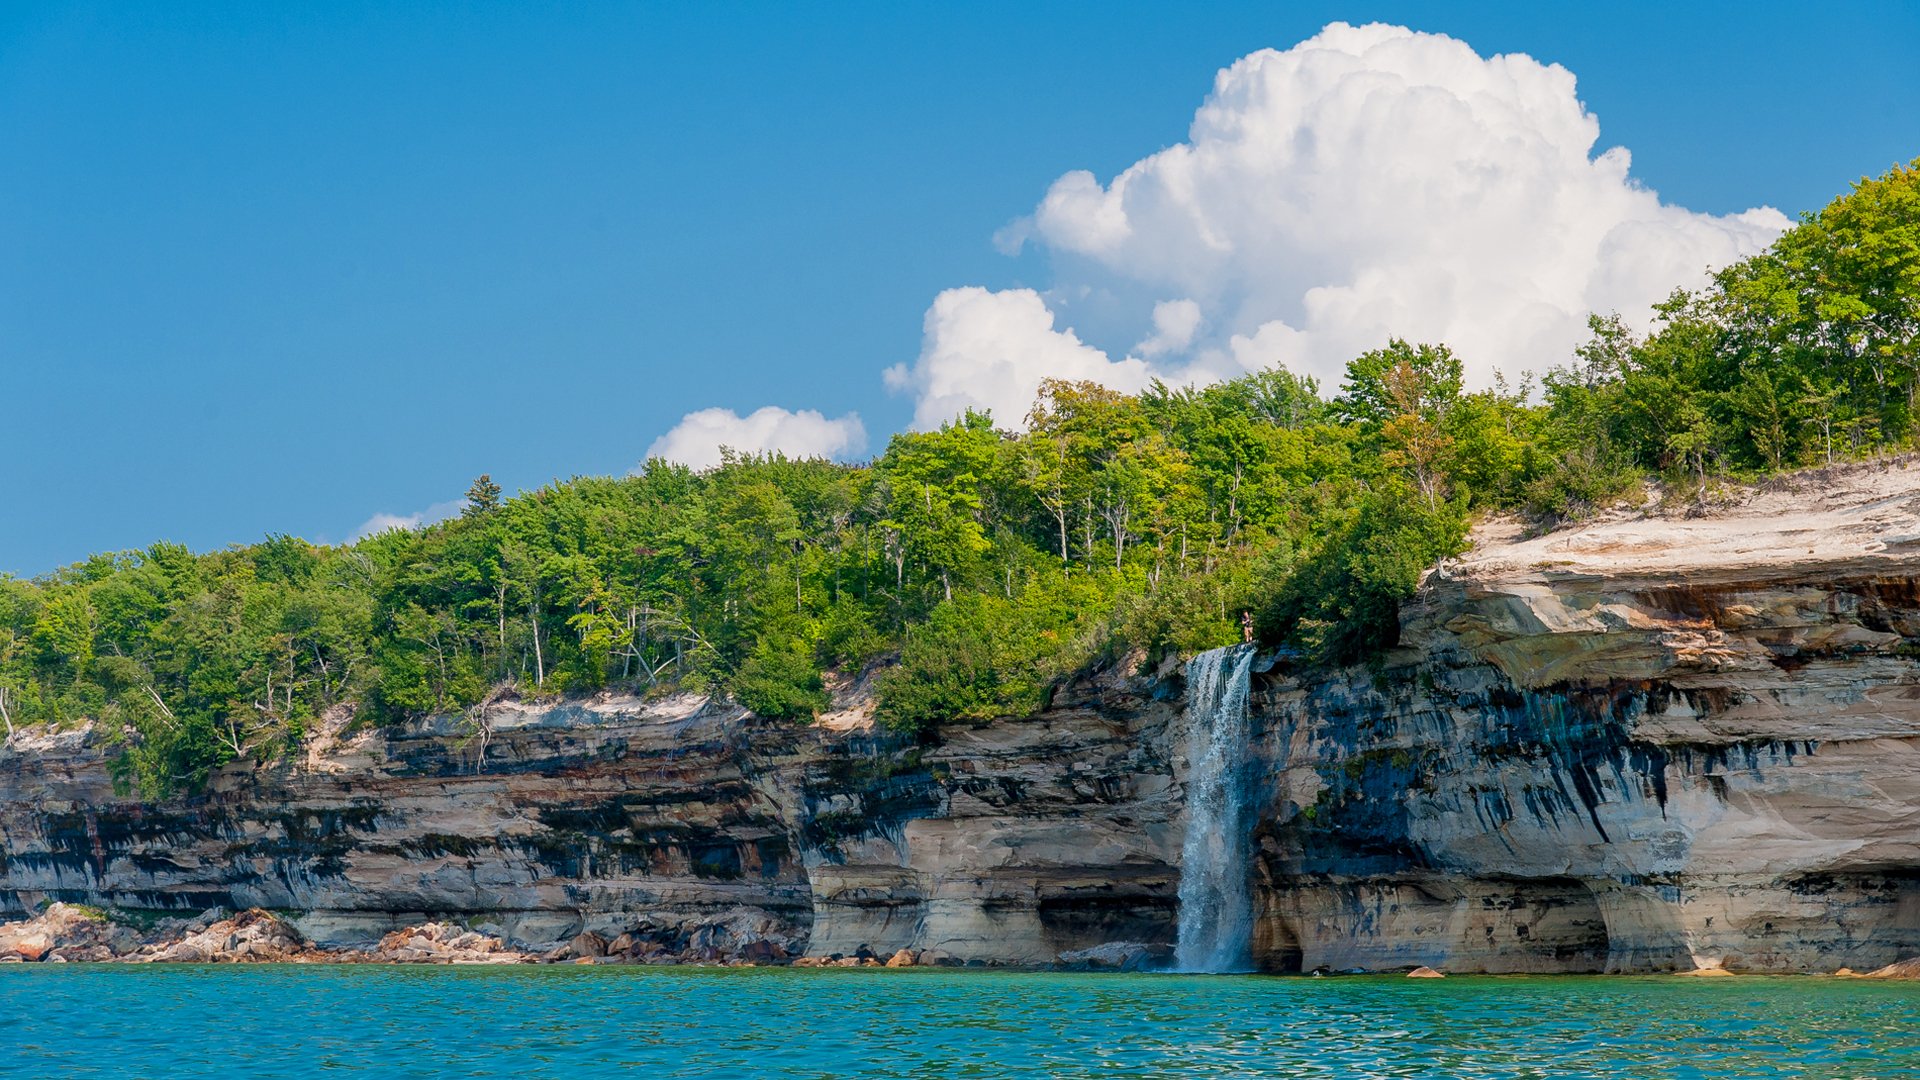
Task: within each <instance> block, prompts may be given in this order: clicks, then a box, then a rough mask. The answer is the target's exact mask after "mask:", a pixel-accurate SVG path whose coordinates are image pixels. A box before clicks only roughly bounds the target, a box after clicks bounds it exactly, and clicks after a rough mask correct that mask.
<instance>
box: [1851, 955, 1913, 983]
mask: <svg viewBox="0 0 1920 1080" xmlns="http://www.w3.org/2000/svg"><path fill="white" fill-rule="evenodd" d="M1861 977H1862V978H1866V979H1920V956H1915V957H1912V958H1911V959H1907V960H1899V961H1895V962H1894V963H1891V964H1888V965H1887V966H1886V967H1883V968H1880V969H1879V970H1877V971H1869V972H1867V973H1866V974H1865V975H1863V976H1861Z"/></svg>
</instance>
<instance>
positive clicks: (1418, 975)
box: [1407, 967, 1447, 979]
mask: <svg viewBox="0 0 1920 1080" xmlns="http://www.w3.org/2000/svg"><path fill="white" fill-rule="evenodd" d="M1446 977H1447V976H1446V974H1445V973H1443V972H1439V971H1435V970H1433V969H1432V968H1430V967H1417V968H1414V969H1413V970H1412V971H1409V972H1407V978H1409V979H1444V978H1446Z"/></svg>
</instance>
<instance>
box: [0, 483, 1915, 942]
mask: <svg viewBox="0 0 1920 1080" xmlns="http://www.w3.org/2000/svg"><path fill="white" fill-rule="evenodd" d="M1916 657H1920V469H1914V468H1911V467H1908V466H1904V465H1890V466H1877V467H1871V468H1862V469H1854V470H1847V471H1840V472H1836V473H1834V474H1832V475H1812V476H1806V477H1801V478H1798V479H1797V480H1795V481H1792V482H1780V483H1778V484H1776V485H1774V486H1773V487H1771V488H1770V489H1768V490H1764V491H1758V492H1753V493H1749V494H1748V495H1747V496H1746V497H1745V501H1744V502H1743V503H1742V504H1741V505H1735V506H1730V507H1722V508H1720V509H1717V510H1715V511H1713V512H1711V513H1707V514H1704V515H1694V516H1688V515H1686V514H1684V513H1682V514H1660V513H1625V512H1623V513H1620V514H1617V515H1616V516H1615V517H1614V519H1612V520H1609V521H1603V522H1599V523H1595V524H1591V525H1587V526H1583V527H1580V528H1576V529H1570V530H1563V531H1560V532H1556V533H1550V534H1547V535H1545V536H1541V537H1536V538H1531V539H1529V538H1527V537H1525V536H1524V535H1523V534H1522V533H1521V532H1520V530H1519V529H1518V527H1517V526H1516V525H1513V524H1511V523H1499V522H1496V523H1491V524H1489V525H1487V526H1483V527H1482V529H1481V530H1479V533H1478V535H1477V536H1476V547H1475V549H1474V551H1473V552H1472V553H1471V554H1470V555H1468V556H1467V557H1465V558H1463V559H1460V560H1456V561H1453V562H1451V563H1449V564H1447V565H1445V566H1443V567H1441V568H1439V569H1438V570H1437V571H1435V572H1434V573H1433V574H1432V575H1431V576H1430V578H1429V580H1428V582H1427V584H1426V586H1425V588H1424V590H1423V593H1422V595H1421V597H1420V599H1419V600H1418V602H1417V603H1415V604H1414V605H1412V606H1411V607H1410V608H1409V610H1408V611H1407V612H1406V613H1405V622H1404V629H1403V634H1402V640H1401V643H1400V645H1399V647H1398V648H1396V649H1395V650H1393V651H1392V652H1391V653H1390V654H1388V655H1387V656H1385V657H1384V658H1382V660H1381V661H1380V662H1379V663H1377V664H1376V665H1373V666H1371V667H1368V668H1363V669H1353V670H1347V671H1340V672H1331V673H1328V672H1306V671H1296V670H1293V668H1292V667H1291V666H1290V664H1289V663H1288V662H1287V660H1286V658H1285V657H1282V656H1274V655H1269V656H1266V657H1263V658H1262V659H1261V661H1260V663H1259V664H1257V665H1256V668H1257V669H1258V670H1259V674H1257V675H1256V676H1255V686H1254V690H1255V694H1254V722H1255V728H1256V740H1255V742H1256V746H1257V747H1258V751H1257V762H1256V766H1255V769H1254V774H1255V778H1256V779H1255V784H1256V790H1257V798H1258V803H1259V806H1260V808H1261V810H1260V813H1259V815H1258V818H1259V824H1258V827H1257V828H1256V830H1255V836H1254V839H1253V842H1254V843H1256V844H1257V845H1258V856H1259V858H1258V861H1257V873H1256V881H1255V883H1254V887H1255V904H1256V909H1257V912H1258V918H1257V925H1256V930H1255V939H1256V940H1255V951H1256V957H1257V959H1258V961H1259V962H1260V964H1261V965H1262V966H1263V967H1266V968H1268V969H1271V970H1282V971H1285V970H1295V971H1297V970H1312V969H1316V968H1323V967H1324V968H1332V969H1342V970H1343V969H1350V968H1367V969H1385V968H1405V967H1412V966H1415V965H1431V966H1433V967H1436V968H1441V969H1443V970H1446V971H1455V972H1457V971H1476V970H1485V971H1601V970H1612V971H1657V970H1671V969H1693V968H1714V967H1722V966H1724V967H1727V968H1731V969H1734V970H1752V971H1787V970H1821V971H1831V970H1834V969H1836V968H1839V967H1842V966H1846V967H1851V968H1855V969H1862V970H1864V969H1871V968H1878V967H1882V966H1884V965H1886V964H1890V963H1892V962H1894V961H1896V960H1899V959H1901V958H1903V957H1908V956H1912V955H1914V954H1915V953H1920V665H1917V664H1916ZM1183 693H1184V688H1183V686H1182V685H1181V675H1180V672H1179V670H1178V669H1177V668H1175V667H1173V666H1172V665H1166V666H1163V667H1162V668H1161V669H1160V670H1157V671H1154V672H1139V671H1136V670H1134V669H1133V665H1132V664H1131V663H1129V664H1127V665H1122V666H1121V667H1120V668H1119V669H1116V670H1113V671H1108V672H1104V673H1096V674H1093V675H1089V676H1088V677H1086V678H1085V679H1083V680H1081V681H1079V682H1076V683H1074V684H1072V685H1069V686H1066V687H1063V688H1062V689H1061V690H1060V691H1059V692H1058V693H1057V694H1056V695H1055V699H1054V703H1053V705H1052V706H1051V707H1049V708H1048V709H1047V710H1045V711H1043V712H1041V713H1040V714H1038V715H1036V716H1032V717H1019V718H1010V719H1007V720H1004V721H1000V722H996V723H993V724H986V725H980V726H972V727H968V726H960V727H954V728H951V729H948V730H946V731H944V732H942V733H941V735H940V737H939V738H938V739H937V740H935V741H933V742H930V743H928V744H926V745H917V744H911V743H908V742H904V741H902V740H899V739H894V738H890V737H886V736H884V735H882V734H879V733H876V732H874V731H873V730H872V729H871V726H870V725H869V724H868V723H867V722H866V721H865V720H864V715H865V713H864V711H863V709H862V707H861V706H862V702H863V700H864V697H863V692H862V689H861V688H860V687H859V686H858V685H850V686H846V687H843V688H842V691H841V694H840V697H841V701H840V703H839V704H840V706H841V708H842V711H841V712H839V713H836V714H835V715H834V716H832V717H830V718H828V720H827V721H826V722H823V723H822V724H819V725H816V726H812V727H800V726H795V725H791V724H785V723H773V722H769V721H765V720H762V719H759V718H756V717H753V716H751V715H748V714H745V713H743V712H742V711H740V710H738V709H733V708H729V707H725V706H722V705H718V704H716V703H713V702H709V701H705V700H703V699H698V698H692V697H680V698H669V699H665V700H658V701H642V700H638V699H630V698H618V697H602V698H597V699H594V700H590V701H574V702H566V703H557V704H554V703H550V704H544V705H542V704H525V703H522V704H515V703H508V704H504V705H500V706H496V707H495V708H494V709H493V710H491V711H490V712H489V714H488V716H487V718H486V722H485V724H484V725H477V724H474V723H472V722H470V721H461V720H454V719H449V718H436V719H433V720H429V721H423V722H421V723H418V724H415V725H412V726H409V727H406V728H403V729H399V730H393V731H386V732H369V731H361V732H358V733H351V734H344V735H343V734H342V733H341V731H340V730H337V729H336V730H333V731H330V732H322V733H321V734H320V735H318V736H317V737H316V738H315V739H314V741H313V742H312V743H311V744H310V745H309V747H308V748H307V752H306V753H305V754H304V755H302V756H301V757H299V758H298V759H297V760H287V761H279V762H274V763H270V764H265V765H255V764H252V763H244V764H237V765H234V766H230V767H229V768H227V769H226V770H224V771H223V772H222V773H220V774H219V775H218V776H217V777H216V778H215V782H214V783H213V784H212V786H211V787H210V789H209V790H208V791H207V792H206V793H204V794H203V795H200V796H197V797H194V798H192V799H183V800H177V801H172V802H168V803H165V804H160V805H152V804H144V803H141V802H138V801H135V800H131V799H127V798H124V797H120V796H116V795H115V794H114V792H113V791H112V786H111V784H110V782H109V776H108V772H107V769H106V758H105V751H104V750H103V749H102V747H101V746H100V745H99V743H98V740H97V739H96V738H95V737H94V736H93V735H92V734H91V733H89V732H85V731H75V732H66V733H52V734H48V733H22V734H21V735H19V736H16V737H15V738H14V739H12V740H10V741H9V742H8V744H7V746H6V747H5V749H4V750H0V851H3V852H4V860H0V910H4V911H5V912H8V913H15V914H17V913H20V912H23V911H25V910H27V909H29V908H32V907H34V906H36V905H39V904H41V903H42V902H44V901H48V900H64V901H70V902H79V903H88V904H94V905H102V906H112V907H120V908H127V909H162V910H166V911H172V912H182V911H185V912H195V911H198V910H200V909H203V908H208V907H213V906H216V905H219V906H223V907H227V908H230V909H240V908H249V907H262V908H270V909H278V910H283V911H287V912H290V913H293V918H294V922H295V924H296V925H297V926H298V927H299V928H300V931H301V932H302V933H303V934H305V935H306V936H307V937H308V938H310V939H311V940H312V941H314V942H315V943H317V944H320V945H323V946H326V945H333V946H339V945H347V944H354V943H367V942H372V941H376V940H378V939H380V938H381V937H382V936H383V935H385V934H388V933H390V932H392V931H395V930H396V929H398V928H401V927H406V926H411V925H414V924H417V923H421V922H426V921H430V920H438V921H455V922H458V923H461V924H464V925H466V926H470V927H473V928H475V929H477V930H480V931H483V932H484V933H486V934H490V935H494V936H497V937H499V938H501V939H503V940H504V941H505V942H507V943H509V944H510V945H512V946H513V947H516V948H524V949H529V950H534V951H538V950H541V949H549V948H552V947H553V946H554V945H555V944H556V943H559V942H563V941H566V940H568V939H571V938H574V937H575V936H577V935H580V934H583V933H589V934H592V935H594V936H595V938H596V939H598V940H602V941H612V940H617V939H622V938H623V937H624V940H625V941H626V942H628V943H629V945H628V946H627V947H628V949H629V951H630V954H631V955H635V956H655V957H667V956H671V957H679V958H691V959H720V958H724V957H737V956H748V957H757V958H760V959H772V960H778V959H781V958H784V957H786V956H789V955H793V954H799V953H802V952H805V953H808V954H810V955H813V956H828V955H833V954H836V953H844V954H849V955H851V954H854V953H855V952H857V951H859V950H861V949H863V948H864V949H866V950H869V951H871V952H873V953H876V954H878V955H879V956H881V957H886V956H889V955H893V954H895V953H896V952H897V951H898V950H900V949H903V948H904V949H910V950H923V951H931V952H933V953H934V954H935V955H938V954H941V953H944V954H947V955H950V956H952V957H955V958H960V959H977V960H986V961H997V962H1007V963H1021V964H1045V963H1052V962H1056V961H1058V960H1059V959H1060V957H1061V954H1062V953H1068V954H1071V955H1070V957H1069V959H1072V958H1074V957H1082V956H1104V955H1106V954H1107V953H1108V952H1112V950H1106V951H1102V950H1101V949H1100V947H1101V946H1104V945H1109V944H1110V943H1114V942H1132V943H1138V945H1139V946H1142V947H1144V949H1145V950H1146V951H1148V952H1149V953H1150V952H1151V951H1153V950H1156V949H1161V948H1164V947H1165V946H1168V945H1170V944H1171V942H1172V938H1173V933H1174V916H1175V898H1176V895H1177V886H1178V879H1179V854H1180V852H1179V848H1180V845H1181V841H1182V828H1183V820H1184V819H1183V808H1184V804H1183V798H1184V788H1183V781H1184V779H1185V770H1186V762H1185V760H1184V753H1185V750H1184V748H1185V745H1186V743H1185V731H1184V724H1185V720H1184V717H1183V713H1182V709H1181V704H1182V696H1183ZM336 719H337V720H342V721H343V720H344V719H345V718H336ZM346 730H347V731H349V732H351V728H347V729H346ZM1116 955H1118V954H1116ZM1126 955H1127V956H1129V957H1135V958H1137V957H1138V956H1139V955H1140V950H1139V949H1136V950H1133V951H1132V952H1129V953H1126Z"/></svg>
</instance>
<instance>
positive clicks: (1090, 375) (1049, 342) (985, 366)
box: [886, 286, 1152, 430]
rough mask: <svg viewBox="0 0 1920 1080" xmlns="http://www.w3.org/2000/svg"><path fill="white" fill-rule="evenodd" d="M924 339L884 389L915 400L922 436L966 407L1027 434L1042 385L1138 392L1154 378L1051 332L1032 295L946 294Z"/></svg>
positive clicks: (930, 313) (1065, 333)
mask: <svg viewBox="0 0 1920 1080" xmlns="http://www.w3.org/2000/svg"><path fill="white" fill-rule="evenodd" d="M924 334H925V337H924V344H923V345H922V347H921V350H920V357H919V359H918V360H915V361H914V363H913V365H912V366H911V367H909V366H907V365H905V364H896V365H894V366H893V367H891V368H888V369H887V372H886V379H887V386H888V387H890V388H891V389H893V390H896V391H910V392H912V393H913V394H914V396H915V398H916V401H915V403H914V409H913V424H914V426H915V427H917V428H920V429H922V430H926V429H928V428H935V427H938V426H940V425H941V424H942V423H945V422H946V421H948V420H951V419H953V418H954V417H956V416H958V415H960V414H961V413H962V412H965V411H966V410H967V409H969V408H973V409H986V410H990V411H991V412H992V413H993V419H994V423H996V424H998V425H999V426H1000V427H1003V428H1021V427H1025V426H1026V421H1027V412H1028V410H1030V409H1031V408H1032V407H1033V399H1034V395H1035V393H1036V392H1037V391H1038V390H1039V388H1040V380H1042V379H1045V378H1056V379H1072V380H1082V379H1085V380H1091V381H1094V382H1099V383H1105V384H1106V385H1108V386H1111V387H1114V388H1115V389H1119V390H1140V389H1142V388H1144V387H1145V386H1146V385H1147V383H1148V381H1149V380H1150V379H1151V377H1152V376H1151V374H1150V373H1149V372H1148V370H1147V365H1146V364H1145V363H1143V362H1142V361H1140V360H1137V359H1134V358H1132V357H1129V358H1127V359H1125V360H1120V361H1117V362H1116V361H1114V360H1110V359H1108V358H1107V354H1106V353H1103V352H1101V351H1100V350H1099V349H1096V348H1093V347H1092V346H1090V345H1088V344H1086V343H1085V342H1083V341H1081V340H1080V339H1079V338H1078V337H1076V336H1075V335H1074V332H1073V331H1072V329H1067V330H1055V329H1054V328H1053V312H1051V311H1049V310H1047V304H1046V301H1044V300H1042V299H1040V294H1039V293H1036V292H1034V291H1033V290H1032V289H1006V290H1003V291H999V292H994V291H990V290H987V289H982V288H978V287H972V286H970V287H968V288H964V289H948V290H947V291H946V292H943V293H941V294H940V295H939V296H936V297H934V300H933V306H932V307H931V308H928V309H927V318H926V324H925V327H924Z"/></svg>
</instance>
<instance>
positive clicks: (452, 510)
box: [347, 499, 467, 544]
mask: <svg viewBox="0 0 1920 1080" xmlns="http://www.w3.org/2000/svg"><path fill="white" fill-rule="evenodd" d="M466 505H467V500H465V499H449V500H448V501H446V502H437V503H434V504H433V505H432V506H429V507H427V508H426V509H425V510H415V511H414V512H413V513H411V514H390V513H387V512H386V511H384V510H383V511H381V512H380V513H378V514H375V515H373V516H372V517H370V518H368V519H367V520H365V521H363V522H361V523H360V527H359V528H357V529H355V530H353V538H352V539H350V540H348V541H347V543H349V544H351V543H355V542H356V541H360V540H364V539H366V538H367V537H369V536H377V535H379V534H380V533H383V532H386V531H388V530H390V529H418V528H420V527H421V526H423V525H431V524H433V523H434V522H436V521H445V520H447V519H448V518H450V517H453V516H454V515H455V514H458V513H459V512H460V510H461V508H462V507H464V506H466Z"/></svg>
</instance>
